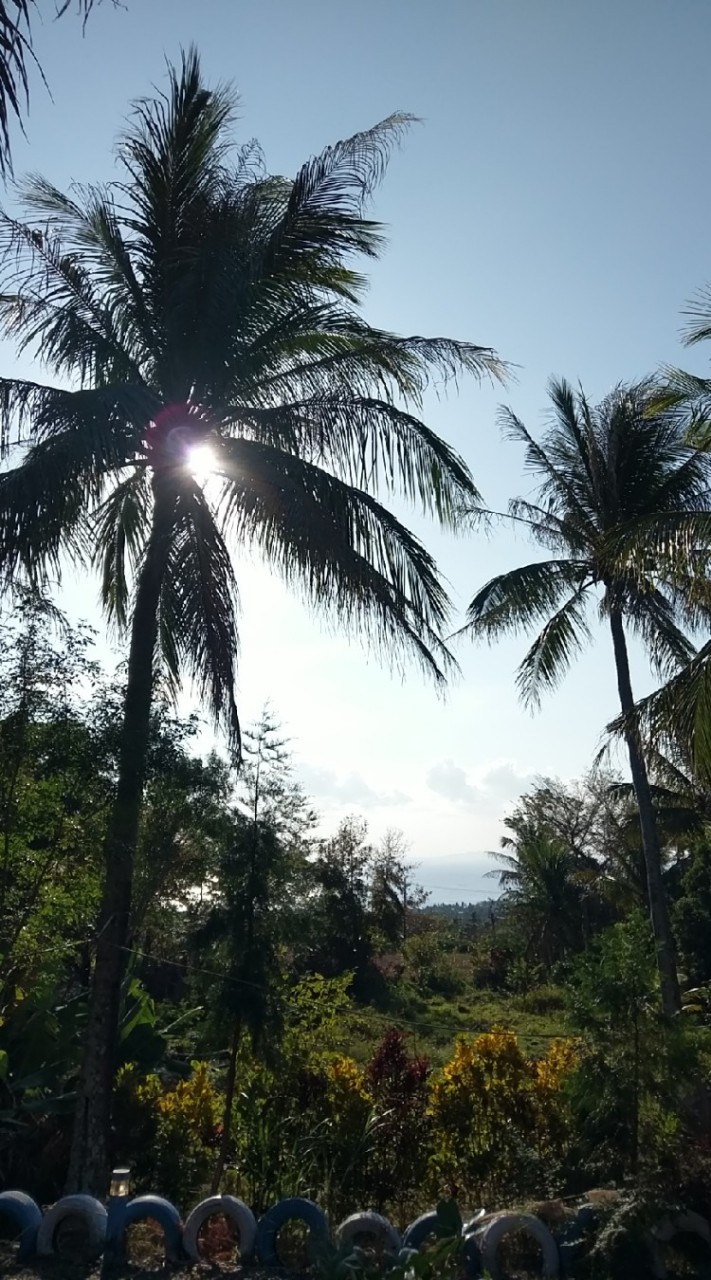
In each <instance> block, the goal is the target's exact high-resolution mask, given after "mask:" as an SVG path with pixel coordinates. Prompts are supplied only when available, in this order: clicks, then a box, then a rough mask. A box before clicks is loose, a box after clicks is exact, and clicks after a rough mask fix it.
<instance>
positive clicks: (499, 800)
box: [426, 759, 536, 810]
mask: <svg viewBox="0 0 711 1280" xmlns="http://www.w3.org/2000/svg"><path fill="white" fill-rule="evenodd" d="M535 776H536V775H535V774H533V773H529V772H526V771H521V770H519V769H518V768H517V767H516V764H515V763H514V761H513V760H501V761H498V762H496V763H494V764H488V765H486V766H484V768H483V769H479V770H478V771H477V776H475V777H474V780H473V781H470V779H469V776H468V775H467V772H466V770H465V769H462V768H461V766H460V765H458V764H455V763H454V760H452V759H448V760H441V761H439V762H438V763H437V764H434V765H432V766H431V768H430V769H429V770H428V772H427V775H426V778H427V785H428V787H429V788H430V790H431V791H434V792H435V793H436V794H437V795H440V796H443V797H444V798H445V799H446V800H453V801H455V802H456V803H457V804H461V805H465V806H466V807H467V808H476V809H480V810H488V809H491V808H492V806H495V807H496V808H497V809H501V807H502V805H504V804H506V803H507V802H508V801H511V800H516V799H517V798H518V796H520V795H521V794H522V792H524V791H525V790H526V789H527V788H528V787H530V785H531V783H532V782H533V781H534V778H535Z"/></svg>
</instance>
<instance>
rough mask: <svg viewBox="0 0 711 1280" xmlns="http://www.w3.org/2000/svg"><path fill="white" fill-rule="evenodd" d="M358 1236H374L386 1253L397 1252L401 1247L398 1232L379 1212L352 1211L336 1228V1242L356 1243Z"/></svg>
mask: <svg viewBox="0 0 711 1280" xmlns="http://www.w3.org/2000/svg"><path fill="white" fill-rule="evenodd" d="M359 1236H371V1237H372V1236H374V1237H375V1238H376V1239H377V1241H378V1243H379V1244H381V1243H382V1245H383V1248H384V1250H385V1252H386V1253H393V1254H398V1253H399V1252H400V1249H401V1248H402V1240H401V1239H400V1232H399V1231H396V1230H395V1228H394V1226H393V1225H392V1223H391V1222H388V1219H387V1218H384V1217H383V1216H382V1214H380V1213H371V1212H370V1211H367V1212H365V1213H352V1214H351V1215H350V1217H349V1218H346V1219H344V1221H343V1222H342V1223H341V1225H340V1226H339V1227H337V1228H336V1241H337V1242H338V1244H349V1243H350V1242H351V1241H353V1243H358V1237H359ZM361 1247H364V1246H361Z"/></svg>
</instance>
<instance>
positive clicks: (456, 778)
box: [427, 760, 479, 804]
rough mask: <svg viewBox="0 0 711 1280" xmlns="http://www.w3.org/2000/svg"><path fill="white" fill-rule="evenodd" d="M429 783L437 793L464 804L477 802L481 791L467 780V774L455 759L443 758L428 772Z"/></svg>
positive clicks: (431, 788)
mask: <svg viewBox="0 0 711 1280" xmlns="http://www.w3.org/2000/svg"><path fill="white" fill-rule="evenodd" d="M427 785H428V787H429V788H430V790H431V791H435V792H436V793H437V795H440V796H444V797H445V799H447V800H459V801H461V802H462V803H463V804H476V802H477V800H478V798H479V792H478V791H477V788H476V787H473V786H471V784H470V783H469V782H467V775H466V773H465V772H464V770H463V769H460V767H459V765H457V764H455V763H454V761H453V760H442V761H441V762H440V763H439V764H435V765H433V766H432V768H431V769H430V770H429V771H428V773H427Z"/></svg>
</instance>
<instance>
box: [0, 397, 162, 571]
mask: <svg viewBox="0 0 711 1280" xmlns="http://www.w3.org/2000/svg"><path fill="white" fill-rule="evenodd" d="M3 390H4V394H5V396H6V399H7V403H8V404H10V405H11V406H14V409H15V410H16V411H17V412H18V413H23V412H24V413H28V412H30V411H33V412H34V418H33V423H32V430H33V435H34V437H35V443H34V444H33V445H32V447H31V448H30V449H29V450H28V451H27V453H26V454H25V455H24V457H23V460H22V461H21V462H20V463H19V464H18V465H17V466H16V467H13V468H10V469H9V470H7V471H4V472H2V473H0V577H2V578H3V579H6V578H11V577H12V576H13V575H14V574H15V573H18V572H20V571H23V572H25V573H27V574H29V575H30V576H31V577H32V578H34V577H36V576H39V577H40V578H41V577H42V576H43V574H44V573H45V571H46V569H47V567H51V568H52V569H54V570H58V566H59V558H60V553H61V548H62V545H63V543H64V542H65V541H66V546H67V549H68V550H69V551H70V553H71V554H72V555H73V556H79V557H80V558H83V557H84V556H85V554H86V552H87V542H86V538H87V536H88V531H89V521H90V518H91V513H92V512H93V511H94V510H95V509H96V507H97V506H98V505H99V504H100V503H101V501H102V500H103V497H104V494H105V491H106V488H107V487H108V486H110V485H111V484H112V482H113V477H114V474H115V472H116V471H120V470H121V469H122V468H123V467H125V466H126V465H127V463H128V462H130V461H132V460H133V459H134V458H135V456H136V453H137V451H138V446H139V443H140V440H141V438H142V435H143V431H144V426H143V425H142V415H143V412H144V411H146V409H147V405H148V403H150V398H149V399H148V401H147V398H146V393H145V392H144V391H143V389H142V388H138V389H136V388H133V387H130V386H128V387H126V386H120V387H114V388H108V387H107V388H98V389H96V390H86V391H64V390H61V389H57V388H54V387H41V386H37V385H36V384H29V387H28V385H27V384H23V383H11V382H10V381H9V380H8V381H6V382H5V384H4V388H3ZM132 419H135V420H133V421H132Z"/></svg>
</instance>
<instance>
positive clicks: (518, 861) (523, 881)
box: [487, 813, 594, 969]
mask: <svg viewBox="0 0 711 1280" xmlns="http://www.w3.org/2000/svg"><path fill="white" fill-rule="evenodd" d="M504 825H505V826H506V827H507V828H508V831H509V832H510V834H509V835H506V836H503V837H502V840H501V849H502V852H500V853H494V854H492V857H494V858H496V861H497V862H498V864H499V866H498V867H497V868H496V870H495V871H490V872H488V873H487V874H488V875H490V876H492V877H495V878H496V879H498V881H499V885H500V887H501V889H502V892H503V896H504V900H505V901H506V902H507V903H508V905H509V907H510V908H511V911H512V913H513V916H514V918H515V919H516V920H517V922H518V925H519V927H520V928H521V929H522V930H523V932H524V935H525V939H526V949H527V952H528V954H529V956H530V957H535V959H537V960H539V961H540V962H541V963H542V964H544V965H546V967H547V968H548V969H550V967H551V966H552V965H554V964H555V963H557V962H558V961H559V960H561V959H563V958H564V957H566V956H569V955H570V954H571V953H572V952H574V951H576V950H578V949H579V948H580V947H581V946H582V944H583V940H584V931H583V927H582V923H583V900H584V897H585V881H586V877H587V876H588V875H589V874H590V872H591V871H592V870H593V867H594V864H593V860H592V858H589V857H587V856H586V855H585V854H583V853H581V852H580V851H577V850H575V849H573V848H571V847H570V846H569V845H567V844H566V843H565V842H564V841H563V840H562V839H561V838H560V836H558V835H556V834H555V833H554V832H552V831H550V830H548V829H546V827H545V826H543V825H539V824H537V823H536V822H535V821H533V820H532V819H531V818H529V817H528V816H526V815H524V814H520V813H515V814H512V815H511V816H510V817H508V818H505V819H504Z"/></svg>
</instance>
